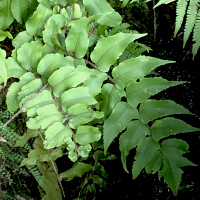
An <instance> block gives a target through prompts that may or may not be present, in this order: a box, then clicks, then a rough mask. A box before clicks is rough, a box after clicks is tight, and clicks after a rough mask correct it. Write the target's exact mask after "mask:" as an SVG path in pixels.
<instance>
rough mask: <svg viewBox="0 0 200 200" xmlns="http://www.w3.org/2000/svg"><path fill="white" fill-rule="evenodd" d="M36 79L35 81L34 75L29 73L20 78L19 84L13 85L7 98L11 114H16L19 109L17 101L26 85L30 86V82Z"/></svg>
mask: <svg viewBox="0 0 200 200" xmlns="http://www.w3.org/2000/svg"><path fill="white" fill-rule="evenodd" d="M34 79H35V76H34V74H32V73H31V72H27V73H25V74H23V76H21V77H20V81H19V82H14V83H12V85H11V86H10V88H9V91H8V93H7V96H6V104H7V106H8V110H9V111H10V112H14V111H16V110H17V109H18V108H19V103H18V100H17V97H18V92H19V91H20V90H21V88H22V87H23V86H24V85H26V84H28V83H29V82H30V81H32V80H34Z"/></svg>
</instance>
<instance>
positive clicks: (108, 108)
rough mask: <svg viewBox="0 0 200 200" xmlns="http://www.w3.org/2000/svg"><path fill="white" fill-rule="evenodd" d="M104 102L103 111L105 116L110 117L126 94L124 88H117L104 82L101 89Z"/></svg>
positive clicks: (102, 104)
mask: <svg viewBox="0 0 200 200" xmlns="http://www.w3.org/2000/svg"><path fill="white" fill-rule="evenodd" d="M101 94H102V99H103V100H102V103H101V111H103V112H104V118H105V119H106V118H108V117H109V116H110V114H111V112H112V110H113V108H114V107H115V105H116V104H117V103H118V102H120V101H121V98H122V97H123V96H125V95H126V93H125V91H124V90H119V89H117V88H116V87H115V86H114V85H113V84H109V83H107V84H104V85H103V87H102V90H101Z"/></svg>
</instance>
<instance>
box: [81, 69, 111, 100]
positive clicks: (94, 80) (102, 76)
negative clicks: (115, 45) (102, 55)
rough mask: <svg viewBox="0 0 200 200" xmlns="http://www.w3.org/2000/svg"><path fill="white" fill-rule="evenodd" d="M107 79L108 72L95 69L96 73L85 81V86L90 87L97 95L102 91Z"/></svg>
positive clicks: (93, 93)
mask: <svg viewBox="0 0 200 200" xmlns="http://www.w3.org/2000/svg"><path fill="white" fill-rule="evenodd" d="M106 79H107V75H106V73H104V72H101V71H98V70H94V73H93V74H92V75H91V76H90V77H89V78H88V79H87V80H86V81H85V82H84V84H83V86H84V87H88V88H89V90H90V93H91V94H92V95H93V96H96V95H97V94H99V93H100V92H101V86H102V84H103V82H104V81H105V80H106Z"/></svg>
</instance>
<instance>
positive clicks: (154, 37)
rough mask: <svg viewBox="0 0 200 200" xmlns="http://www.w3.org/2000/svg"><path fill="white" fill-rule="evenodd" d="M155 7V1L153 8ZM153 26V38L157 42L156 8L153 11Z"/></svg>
mask: <svg viewBox="0 0 200 200" xmlns="http://www.w3.org/2000/svg"><path fill="white" fill-rule="evenodd" d="M154 6H155V0H153V7H154ZM153 18H154V20H153V24H154V36H153V40H154V42H155V41H156V10H155V8H154V9H153Z"/></svg>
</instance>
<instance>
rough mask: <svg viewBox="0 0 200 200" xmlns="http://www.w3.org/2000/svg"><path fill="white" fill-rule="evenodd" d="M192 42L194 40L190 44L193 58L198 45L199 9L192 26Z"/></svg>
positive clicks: (199, 30) (199, 40) (199, 32)
mask: <svg viewBox="0 0 200 200" xmlns="http://www.w3.org/2000/svg"><path fill="white" fill-rule="evenodd" d="M193 42H195V43H194V44H193V46H192V54H193V59H194V56H195V55H196V54H197V51H198V49H199V47H200V9H199V11H198V14H197V18H196V23H195V27H194V34H193Z"/></svg>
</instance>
